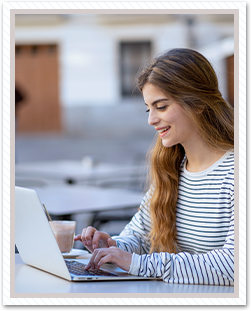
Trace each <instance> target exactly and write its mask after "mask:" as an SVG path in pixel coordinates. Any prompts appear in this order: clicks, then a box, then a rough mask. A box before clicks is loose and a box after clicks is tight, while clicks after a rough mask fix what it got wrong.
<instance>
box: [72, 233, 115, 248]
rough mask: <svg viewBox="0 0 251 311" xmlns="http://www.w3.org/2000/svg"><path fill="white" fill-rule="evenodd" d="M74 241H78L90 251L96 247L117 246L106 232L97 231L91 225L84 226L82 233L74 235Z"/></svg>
mask: <svg viewBox="0 0 251 311" xmlns="http://www.w3.org/2000/svg"><path fill="white" fill-rule="evenodd" d="M74 241H80V242H82V243H83V244H84V246H85V247H86V248H87V249H88V250H89V251H90V252H91V253H93V251H94V250H95V249H96V248H109V247H111V246H117V243H116V241H115V240H113V239H112V238H111V237H110V235H109V234H108V233H106V232H102V231H98V230H97V229H95V228H93V227H87V228H84V229H83V231H82V234H78V235H76V236H75V238H74Z"/></svg>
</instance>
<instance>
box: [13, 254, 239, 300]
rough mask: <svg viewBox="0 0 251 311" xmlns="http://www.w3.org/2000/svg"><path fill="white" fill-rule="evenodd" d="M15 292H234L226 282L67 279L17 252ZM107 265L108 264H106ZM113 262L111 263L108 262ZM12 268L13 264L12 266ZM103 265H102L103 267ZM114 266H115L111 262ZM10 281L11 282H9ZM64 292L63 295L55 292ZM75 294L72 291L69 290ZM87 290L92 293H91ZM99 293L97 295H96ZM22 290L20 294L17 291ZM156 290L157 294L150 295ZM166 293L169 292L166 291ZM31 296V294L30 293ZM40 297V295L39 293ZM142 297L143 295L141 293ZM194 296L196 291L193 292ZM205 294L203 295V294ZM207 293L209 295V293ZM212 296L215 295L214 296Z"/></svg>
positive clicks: (133, 294) (136, 294) (188, 294)
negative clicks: (27, 262)
mask: <svg viewBox="0 0 251 311" xmlns="http://www.w3.org/2000/svg"><path fill="white" fill-rule="evenodd" d="M89 257H90V255H89V254H87V255H85V256H81V257H79V258H82V259H83V261H84V262H85V263H87V262H88V260H89ZM14 264H15V289H14V291H15V293H13V295H12V297H13V298H14V297H23V296H24V295H23V294H24V293H25V294H27V295H25V297H31V296H30V295H31V294H34V293H45V294H46V295H45V296H44V297H63V298H69V297H80V298H83V297H88V298H90V297H103V296H101V295H102V293H106V295H105V296H104V297H114V295H113V293H120V295H119V297H123V294H127V295H126V297H128V293H129V294H131V297H137V298H138V297H141V296H140V294H148V295H147V297H148V298H150V297H151V296H152V297H171V298H174V297H175V295H174V294H175V293H183V294H184V297H188V298H192V297H193V296H192V294H202V297H205V296H206V295H208V294H212V296H213V295H215V294H219V298H221V297H226V298H231V297H232V295H233V293H234V287H230V286H212V285H211V286H208V285H183V284H168V283H165V282H163V281H153V280H151V281H144V280H143V281H109V282H108V281H107V282H104V281H101V282H74V283H73V282H69V281H67V280H64V279H61V278H59V277H56V276H54V275H51V274H49V273H46V272H43V271H41V270H38V269H35V268H33V267H30V266H28V265H25V264H24V263H23V261H22V260H21V258H20V255H19V254H16V255H15V263H14ZM109 266H111V265H109ZM112 266H113V265H112ZM13 268H14V266H13ZM104 268H105V267H104ZM113 269H114V270H117V269H118V268H117V267H116V266H113ZM12 285H13V284H12ZM60 293H64V295H63V296H57V295H58V294H60ZM73 293H75V294H78V293H79V295H77V296H76V295H74V296H72V294H73ZM91 293H96V295H95V296H91ZM97 293H98V294H100V295H97ZM21 294H22V295H21ZM154 294H156V295H157V296H154ZM168 294H170V295H168ZM32 297H34V296H32ZM35 297H36V296H35ZM39 297H41V296H39ZM144 297H145V296H144ZM196 297H198V295H197V296H196ZM206 297H207V296H206ZM209 297H210V296H209ZM214 297H215V296H214Z"/></svg>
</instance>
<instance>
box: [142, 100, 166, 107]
mask: <svg viewBox="0 0 251 311" xmlns="http://www.w3.org/2000/svg"><path fill="white" fill-rule="evenodd" d="M163 101H168V99H167V98H160V99H157V100H155V101H154V102H152V103H151V106H154V105H156V104H158V103H159V102H163ZM145 105H146V106H148V104H147V103H145Z"/></svg>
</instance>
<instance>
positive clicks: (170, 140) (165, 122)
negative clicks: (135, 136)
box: [143, 83, 199, 149]
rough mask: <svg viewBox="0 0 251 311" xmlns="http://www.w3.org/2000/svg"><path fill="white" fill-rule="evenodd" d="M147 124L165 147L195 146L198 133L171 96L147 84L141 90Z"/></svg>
mask: <svg viewBox="0 0 251 311" xmlns="http://www.w3.org/2000/svg"><path fill="white" fill-rule="evenodd" d="M143 97H144V101H145V105H146V106H147V112H148V113H149V116H148V123H149V125H151V126H154V128H155V130H156V131H158V133H159V136H160V138H161V139H162V143H163V145H164V146H165V147H171V146H174V145H176V144H181V145H182V146H183V147H184V148H185V149H186V148H189V147H191V146H193V145H194V146H195V145H196V140H197V139H198V136H199V135H198V132H197V131H196V128H195V126H194V125H193V123H192V121H191V120H190V119H189V118H188V116H187V115H186V113H185V111H184V110H183V109H182V107H181V106H180V105H179V104H177V102H175V101H174V99H173V98H172V97H171V96H168V95H166V94H165V93H164V92H163V91H161V90H160V89H159V88H157V87H155V86H154V85H152V84H150V83H147V84H146V85H145V86H144V88H143Z"/></svg>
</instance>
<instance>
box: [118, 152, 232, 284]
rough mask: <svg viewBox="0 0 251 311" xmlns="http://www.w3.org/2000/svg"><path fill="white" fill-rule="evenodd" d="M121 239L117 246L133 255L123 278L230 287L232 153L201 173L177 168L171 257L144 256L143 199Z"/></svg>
mask: <svg viewBox="0 0 251 311" xmlns="http://www.w3.org/2000/svg"><path fill="white" fill-rule="evenodd" d="M149 196H150V192H148V193H147V194H146V196H145V197H144V199H143V201H142V203H141V208H140V210H139V212H138V213H136V214H135V216H134V217H133V218H132V220H131V222H130V223H129V224H128V225H127V226H126V227H125V229H124V230H123V231H122V232H121V234H120V235H119V236H117V237H114V238H115V239H116V241H117V246H118V247H119V248H121V249H123V250H126V251H128V252H131V253H133V257H132V263H131V267H130V271H129V273H131V274H136V275H144V276H157V277H159V278H162V279H163V280H164V281H165V282H169V283H182V284H213V285H233V284H234V153H233V151H228V152H227V153H226V154H225V155H224V156H223V157H222V158H221V159H220V160H219V161H217V162H216V163H214V165H212V166H211V167H210V168H208V169H207V170H205V171H203V172H199V173H191V172H188V171H186V169H185V161H184V164H182V166H181V175H180V181H179V197H178V201H177V210H176V227H177V248H178V253H177V254H169V253H153V254H149V251H150V243H149V240H148V236H147V235H148V233H149V231H150V228H151V221H150V217H149V210H148V209H149V207H148V204H145V203H146V202H148V198H149Z"/></svg>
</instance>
